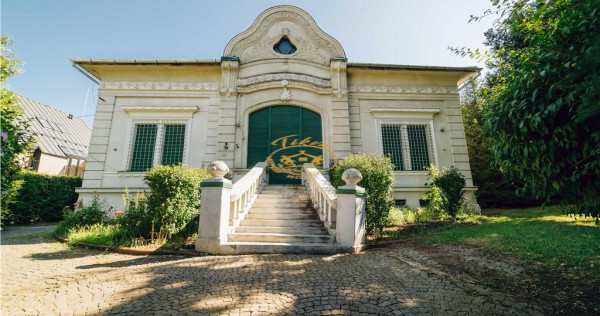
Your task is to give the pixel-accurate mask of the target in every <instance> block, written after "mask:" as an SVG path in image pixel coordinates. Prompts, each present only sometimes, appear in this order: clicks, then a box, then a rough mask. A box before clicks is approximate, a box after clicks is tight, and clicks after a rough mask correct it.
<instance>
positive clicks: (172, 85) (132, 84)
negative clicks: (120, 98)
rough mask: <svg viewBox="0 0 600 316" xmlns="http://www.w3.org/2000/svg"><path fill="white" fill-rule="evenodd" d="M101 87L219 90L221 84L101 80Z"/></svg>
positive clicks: (116, 88) (117, 88)
mask: <svg viewBox="0 0 600 316" xmlns="http://www.w3.org/2000/svg"><path fill="white" fill-rule="evenodd" d="M100 89H115V90H212V91H215V90H218V89H219V85H218V84H217V83H214V82H147V81H142V82H138V81H119V82H106V81H103V82H100Z"/></svg>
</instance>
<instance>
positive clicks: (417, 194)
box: [72, 6, 479, 206]
mask: <svg viewBox="0 0 600 316" xmlns="http://www.w3.org/2000/svg"><path fill="white" fill-rule="evenodd" d="M385 31H388V30H382V32H385ZM357 40H359V39H357ZM373 49H376V48H373ZM407 49H410V48H409V47H408V46H407ZM72 61H73V62H74V64H75V67H76V68H78V69H79V70H80V71H81V72H82V73H84V74H85V75H86V76H88V77H90V78H91V79H92V80H94V81H96V82H97V83H99V90H98V96H99V103H98V106H97V110H96V116H95V121H94V129H93V131H92V140H91V145H90V155H89V158H88V164H87V166H86V173H85V176H84V179H83V186H82V187H81V188H79V189H78V192H79V193H80V196H81V197H83V198H84V199H89V198H90V197H91V196H92V195H93V194H94V193H95V192H98V193H99V194H100V195H101V196H103V197H106V198H107V199H108V200H109V202H110V203H111V205H115V206H117V205H120V204H121V203H120V201H121V195H122V193H123V191H124V189H125V188H126V187H127V188H128V189H129V190H130V192H136V191H140V190H144V189H147V187H146V185H145V184H144V182H143V177H144V172H145V171H146V170H147V169H148V168H151V167H152V166H155V165H160V164H176V163H182V164H185V165H189V166H192V167H203V166H207V165H208V164H209V163H210V162H212V161H214V160H221V161H224V162H226V163H227V165H228V166H229V167H230V168H231V169H233V170H234V173H235V174H237V177H239V174H243V173H244V172H245V170H247V169H248V168H250V167H252V166H253V165H254V164H256V163H257V162H260V161H267V163H269V166H270V171H269V172H270V175H269V178H270V182H271V183H299V181H300V179H299V176H300V173H299V171H298V170H299V169H298V168H299V166H300V165H302V164H303V163H306V162H312V163H314V164H317V165H318V166H319V167H322V168H325V169H326V168H328V167H330V164H331V163H332V161H333V162H335V159H343V158H344V157H346V156H348V155H349V154H350V153H383V154H386V155H389V156H390V157H391V159H392V161H393V163H394V164H395V166H396V172H395V183H394V196H395V199H396V203H397V204H407V205H409V206H418V205H419V204H420V199H421V197H422V196H423V194H425V193H426V192H427V191H428V188H427V186H426V184H427V182H428V180H427V173H426V172H425V170H424V168H425V167H426V166H428V165H429V164H432V163H433V164H436V165H438V166H440V167H445V166H450V165H454V166H456V167H457V168H458V169H459V170H460V171H461V172H462V173H463V174H464V175H465V176H466V178H467V194H468V196H470V197H473V192H474V191H475V187H473V183H472V177H471V171H470V166H469V158H468V155H467V145H466V140H465V134H464V129H463V121H462V117H461V110H460V102H459V93H458V90H457V85H459V84H461V83H462V82H464V81H465V80H467V79H468V78H469V77H470V76H472V75H474V74H475V73H477V72H478V71H479V69H478V68H476V67H437V66H411V65H387V64H370V63H349V62H348V61H347V58H346V54H345V52H344V49H343V48H342V46H341V45H340V43H338V41H337V40H336V39H334V38H333V37H331V36H330V35H328V34H326V33H325V32H323V31H322V30H321V29H320V28H319V27H318V26H317V24H316V23H315V21H314V20H313V18H312V17H311V16H310V15H309V14H308V13H307V12H305V11H303V10H302V9H299V8H297V7H292V6H276V7H273V8H270V9H268V10H266V11H264V12H263V13H261V14H260V15H259V16H258V18H257V19H256V21H255V22H254V24H252V26H251V27H250V28H249V29H248V30H246V31H244V32H242V33H240V34H238V35H237V36H235V37H234V38H233V39H231V40H230V41H229V43H228V44H227V46H226V47H225V50H224V53H223V57H221V59H219V60H96V59H73V60H72Z"/></svg>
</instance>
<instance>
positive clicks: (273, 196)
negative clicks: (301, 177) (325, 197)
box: [256, 194, 310, 202]
mask: <svg viewBox="0 0 600 316" xmlns="http://www.w3.org/2000/svg"><path fill="white" fill-rule="evenodd" d="M256 200H257V201H300V202H310V197H309V196H308V194H307V195H306V196H282V195H280V194H259V195H258V197H257V198H256Z"/></svg>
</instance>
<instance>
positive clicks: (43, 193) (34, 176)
mask: <svg viewBox="0 0 600 316" xmlns="http://www.w3.org/2000/svg"><path fill="white" fill-rule="evenodd" d="M17 179H19V180H23V186H22V187H21V189H20V190H19V192H18V194H17V195H16V197H15V199H14V201H13V202H12V203H11V204H9V206H8V208H9V210H10V213H11V214H10V218H9V219H8V222H14V223H19V224H29V223H31V222H35V221H44V222H57V221H60V220H62V219H63V209H64V208H65V207H66V206H68V207H70V208H71V209H73V204H75V202H77V198H78V197H79V194H77V193H76V192H75V188H76V187H80V186H81V178H75V177H67V176H52V175H47V174H40V173H35V172H30V171H23V172H21V173H20V174H19V175H18V177H17Z"/></svg>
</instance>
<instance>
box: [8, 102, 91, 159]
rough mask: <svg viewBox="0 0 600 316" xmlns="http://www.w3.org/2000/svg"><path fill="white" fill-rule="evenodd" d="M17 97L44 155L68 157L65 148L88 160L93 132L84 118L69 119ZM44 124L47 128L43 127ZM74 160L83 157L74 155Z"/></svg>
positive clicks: (42, 105)
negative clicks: (75, 157) (73, 150)
mask: <svg viewBox="0 0 600 316" xmlns="http://www.w3.org/2000/svg"><path fill="white" fill-rule="evenodd" d="M16 96H17V99H18V100H19V103H20V104H21V106H22V107H23V110H24V111H25V116H27V117H28V118H31V120H30V121H29V126H30V127H29V131H30V132H31V133H33V134H34V136H35V138H36V139H37V142H36V144H37V146H38V147H39V148H40V150H41V151H42V153H45V154H50V155H54V156H59V157H66V156H67V155H66V154H65V150H63V149H62V148H61V147H66V148H70V149H75V150H77V151H79V152H81V153H83V154H85V155H84V156H87V153H88V146H89V144H90V137H91V135H92V130H91V129H90V128H89V127H88V126H87V125H86V124H85V123H84V122H83V120H82V119H81V118H79V117H76V116H74V115H71V116H70V115H69V114H68V113H65V112H63V111H61V110H57V109H55V108H53V107H50V106H48V105H45V104H42V103H40V102H37V101H35V100H32V99H29V98H26V97H24V96H21V95H16ZM69 117H71V118H69ZM42 123H43V124H45V125H46V126H48V127H44V125H42ZM66 151H67V152H69V150H66ZM71 155H73V154H71ZM74 156H82V155H81V154H79V155H77V152H75V155H74Z"/></svg>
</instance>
